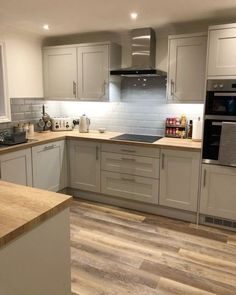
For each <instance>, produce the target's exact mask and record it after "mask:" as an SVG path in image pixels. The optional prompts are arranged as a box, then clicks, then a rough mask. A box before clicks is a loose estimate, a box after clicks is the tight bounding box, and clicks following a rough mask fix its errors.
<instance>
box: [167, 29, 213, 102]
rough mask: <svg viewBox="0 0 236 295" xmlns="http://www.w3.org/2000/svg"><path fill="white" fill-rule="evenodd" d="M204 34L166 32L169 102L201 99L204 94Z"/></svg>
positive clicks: (205, 39) (205, 46) (205, 42)
mask: <svg viewBox="0 0 236 295" xmlns="http://www.w3.org/2000/svg"><path fill="white" fill-rule="evenodd" d="M206 52H207V36H206V34H193V35H176V36H169V49H168V87H167V99H168V101H169V102H172V103H178V102H183V103H185V102H190V103H192V102H202V101H203V100H204V96H205V72H206Z"/></svg>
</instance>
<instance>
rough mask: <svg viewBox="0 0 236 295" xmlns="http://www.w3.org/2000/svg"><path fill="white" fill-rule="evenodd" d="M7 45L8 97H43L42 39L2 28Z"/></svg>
mask: <svg viewBox="0 0 236 295" xmlns="http://www.w3.org/2000/svg"><path fill="white" fill-rule="evenodd" d="M0 41H3V42H4V43H5V48H6V64H7V80H8V83H7V84H8V96H9V97H14V98H19V97H31V98H32V97H42V96H43V82H42V53H41V47H42V38H41V37H39V36H36V35H33V34H31V33H26V32H23V31H19V30H16V29H13V28H9V27H2V26H1V27H0Z"/></svg>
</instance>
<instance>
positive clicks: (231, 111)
mask: <svg viewBox="0 0 236 295" xmlns="http://www.w3.org/2000/svg"><path fill="white" fill-rule="evenodd" d="M226 122H228V123H233V124H235V123H236V80H208V81H207V93H206V103H205V114H204V135H203V154H202V157H203V162H204V163H209V164H220V162H219V151H220V144H221V135H222V125H223V124H226ZM233 124H232V125H233ZM235 125H236V124H235ZM235 149H236V147H235Z"/></svg>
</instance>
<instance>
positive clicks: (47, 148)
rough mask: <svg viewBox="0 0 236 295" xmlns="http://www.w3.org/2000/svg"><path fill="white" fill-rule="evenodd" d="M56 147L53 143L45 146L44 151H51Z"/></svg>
mask: <svg viewBox="0 0 236 295" xmlns="http://www.w3.org/2000/svg"><path fill="white" fill-rule="evenodd" d="M55 147H56V145H55V144H52V145H47V146H45V147H44V149H43V150H44V151H49V150H52V149H54V148H55Z"/></svg>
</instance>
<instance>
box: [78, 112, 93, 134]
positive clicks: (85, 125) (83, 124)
mask: <svg viewBox="0 0 236 295" xmlns="http://www.w3.org/2000/svg"><path fill="white" fill-rule="evenodd" d="M89 125H90V119H89V118H88V117H87V116H86V115H85V114H84V115H83V116H81V117H80V118H79V132H81V133H87V132H89Z"/></svg>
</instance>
